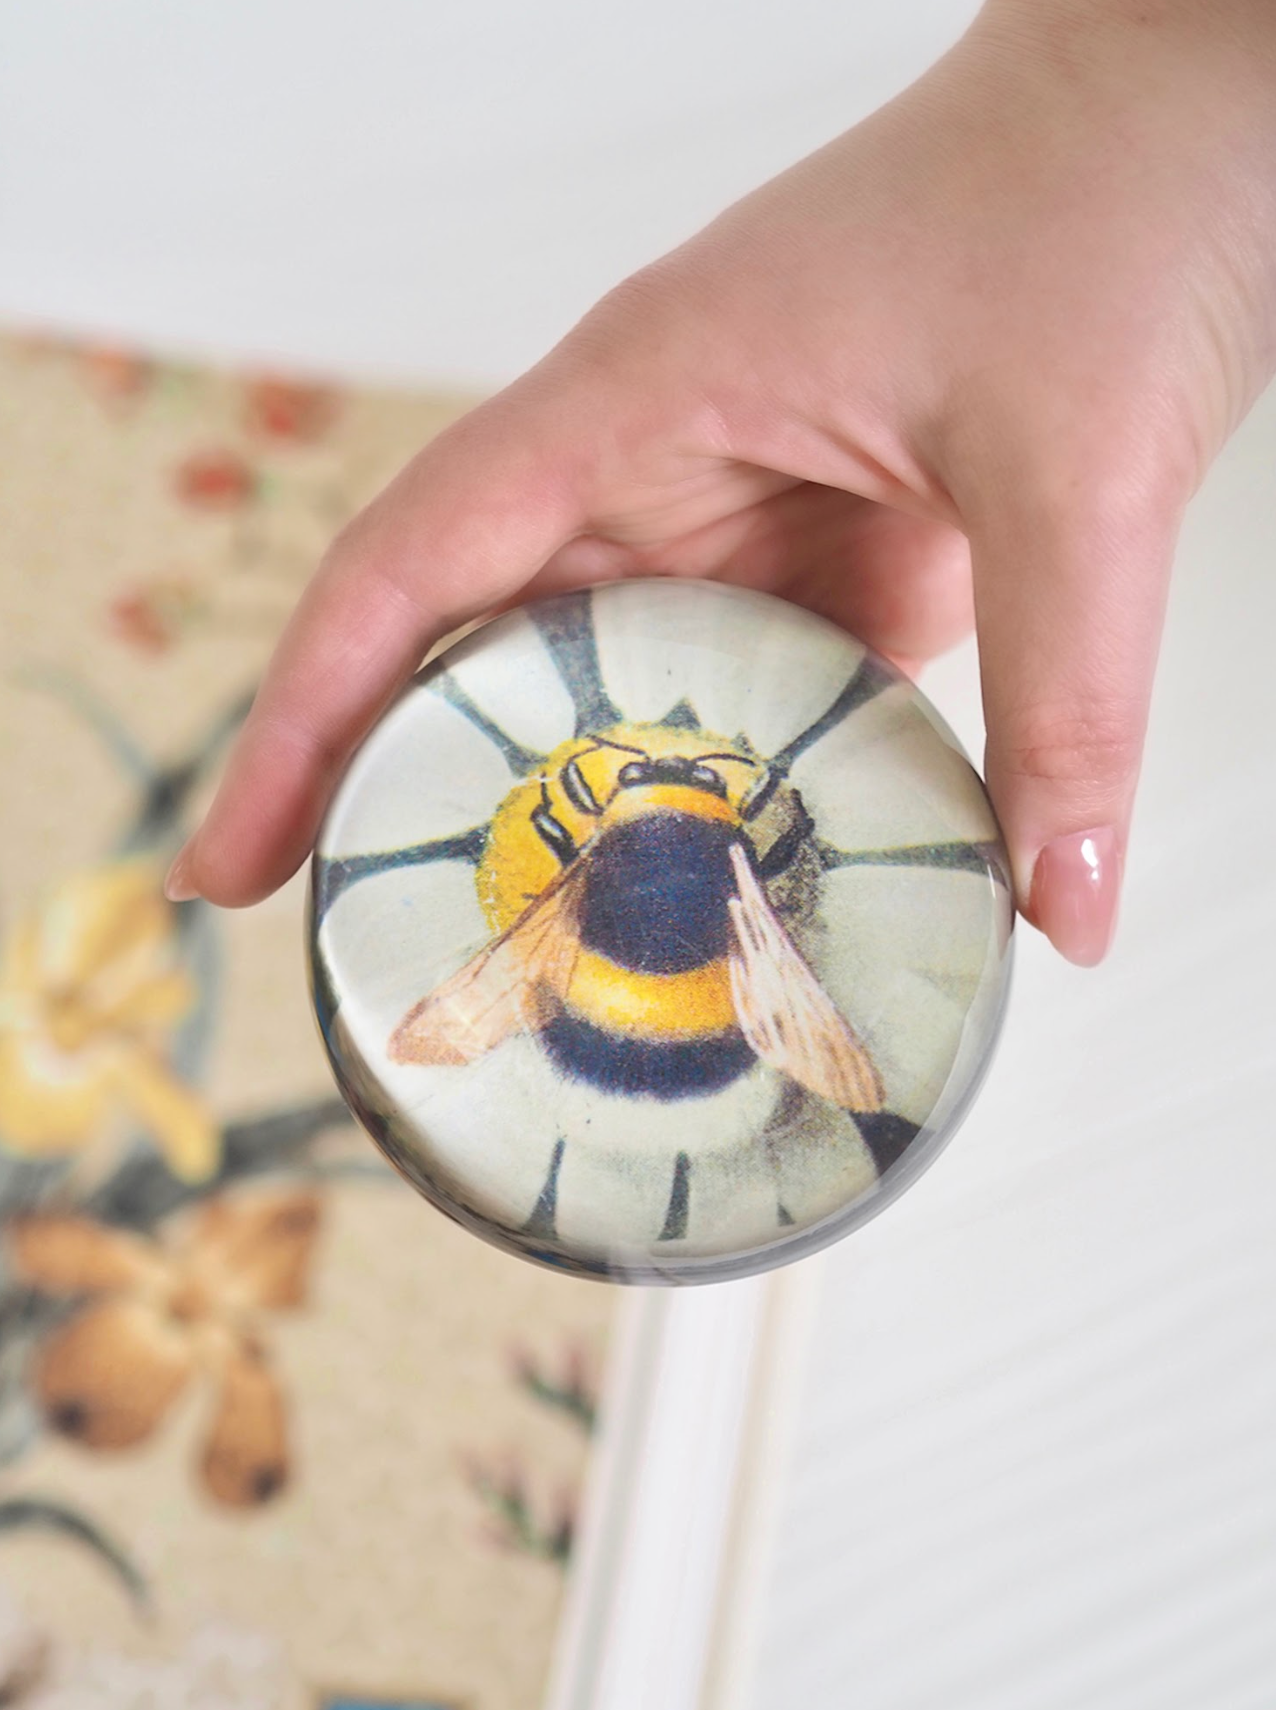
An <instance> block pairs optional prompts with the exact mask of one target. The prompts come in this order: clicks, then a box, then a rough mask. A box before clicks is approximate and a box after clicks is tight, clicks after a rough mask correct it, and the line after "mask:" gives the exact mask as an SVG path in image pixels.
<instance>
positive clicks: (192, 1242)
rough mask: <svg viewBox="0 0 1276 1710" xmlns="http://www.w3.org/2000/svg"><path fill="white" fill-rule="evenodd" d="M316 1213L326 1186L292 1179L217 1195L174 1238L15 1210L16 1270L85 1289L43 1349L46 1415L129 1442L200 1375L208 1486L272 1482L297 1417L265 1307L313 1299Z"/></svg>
mask: <svg viewBox="0 0 1276 1710" xmlns="http://www.w3.org/2000/svg"><path fill="white" fill-rule="evenodd" d="M319 1218H320V1208H319V1201H318V1198H317V1196H316V1195H315V1194H313V1193H311V1192H289V1193H272V1194H261V1195H248V1194H245V1195H242V1196H238V1197H236V1198H234V1199H231V1198H226V1197H222V1198H219V1199H215V1200H210V1201H209V1202H207V1203H206V1204H205V1205H204V1206H203V1207H202V1208H201V1209H200V1210H199V1211H198V1212H197V1213H196V1214H194V1216H193V1217H192V1218H191V1219H190V1220H189V1221H188V1222H187V1224H186V1227H185V1229H184V1230H183V1231H182V1233H181V1234H180V1235H179V1236H177V1237H176V1238H174V1239H173V1240H171V1241H169V1242H164V1243H161V1242H157V1241H153V1240H150V1239H148V1238H146V1237H144V1236H141V1235H136V1234H133V1233H130V1232H126V1231H124V1230H118V1229H110V1228H107V1227H105V1226H104V1225H102V1224H99V1223H95V1222H93V1221H92V1220H90V1219H88V1218H81V1217H57V1216H43V1217H42V1216H36V1217H29V1218H24V1219H19V1220H17V1221H16V1222H14V1223H13V1224H12V1225H11V1226H10V1230H9V1257H10V1262H11V1264H12V1266H13V1269H14V1271H15V1273H16V1275H17V1276H18V1278H19V1279H20V1280H21V1281H23V1282H25V1283H26V1284H27V1285H28V1286H29V1287H31V1288H33V1289H36V1290H38V1291H40V1292H41V1293H45V1294H50V1295H54V1296H66V1297H69V1298H76V1299H81V1300H82V1301H83V1304H82V1305H80V1306H79V1308H78V1310H76V1311H74V1312H73V1313H72V1315H71V1317H70V1318H68V1319H66V1320H64V1321H63V1322H62V1323H61V1324H59V1325H58V1326H57V1327H56V1328H55V1329H54V1330H53V1331H51V1332H50V1334H49V1335H48V1336H47V1337H46V1338H45V1339H44V1340H43V1342H42V1343H41V1344H40V1345H39V1347H38V1348H37V1350H36V1354H35V1358H34V1371H33V1374H32V1389H33V1391H34V1394H35V1396H36V1399H37V1401H38V1403H39V1405H40V1407H41V1409H42V1411H43V1412H44V1414H45V1417H46V1418H47V1420H48V1422H49V1424H50V1425H51V1426H52V1427H53V1428H54V1429H55V1430H57V1431H60V1432H62V1433H63V1434H64V1435H65V1436H67V1437H71V1438H73V1439H75V1441H77V1442H78V1443H80V1444H81V1445H82V1446H83V1447H85V1448H87V1449H124V1448H128V1447H130V1446H132V1445H134V1444H137V1443H141V1442H143V1441H145V1439H146V1438H148V1437H149V1436H150V1435H151V1434H152V1432H153V1431H154V1430H155V1429H156V1427H157V1426H158V1425H159V1424H160V1421H161V1420H162V1419H163V1418H164V1416H165V1414H166V1413H167V1412H168V1410H169V1408H170V1407H171V1406H172V1404H173V1403H174V1402H175V1401H176V1400H177V1398H178V1396H179V1395H180V1394H181V1393H182V1391H183V1390H184V1389H185V1388H186V1386H187V1385H188V1384H189V1383H190V1381H191V1380H192V1378H194V1377H196V1376H197V1375H202V1376H203V1377H204V1378H205V1379H209V1380H211V1381H212V1383H213V1385H214V1387H215V1391H216V1399H215V1402H214V1405H213V1413H212V1420H211V1424H210V1426H209V1428H208V1432H207V1436H206V1438H205V1442H204V1447H203V1453H202V1456H201V1460H200V1475H201V1478H202V1482H203V1484H204V1487H205V1489H206V1490H207V1491H208V1493H209V1495H210V1496H212V1497H213V1498H214V1499H215V1500H216V1501H218V1502H220V1503H223V1504H225V1505H227V1506H229V1507H235V1508H245V1507H251V1506H254V1505H256V1504H258V1503H261V1502H264V1501H266V1500H268V1499H269V1498H270V1497H272V1496H273V1495H275V1493H276V1492H277V1491H279V1490H280V1489H281V1488H282V1487H283V1485H284V1483H285V1482H286V1479H287V1476H288V1458H289V1457H288V1443H287V1416H286V1408H285V1403H284V1397H283V1393H282V1391H281V1389H280V1387H279V1384H278V1381H277V1379H276V1378H275V1376H274V1373H273V1372H272V1371H271V1369H270V1364H269V1358H268V1354H267V1351H266V1348H265V1346H264V1344H263V1342H262V1340H261V1337H260V1333H259V1329H258V1325H257V1318H258V1315H259V1314H260V1313H261V1312H263V1311H283V1310H286V1309H288V1308H293V1307H298V1306H300V1305H302V1304H303V1303H304V1301H305V1296H306V1283H307V1277H308V1274H309V1269H310V1260H311V1253H312V1249H313V1245H314V1238H315V1234H316V1232H317V1230H318V1227H319Z"/></svg>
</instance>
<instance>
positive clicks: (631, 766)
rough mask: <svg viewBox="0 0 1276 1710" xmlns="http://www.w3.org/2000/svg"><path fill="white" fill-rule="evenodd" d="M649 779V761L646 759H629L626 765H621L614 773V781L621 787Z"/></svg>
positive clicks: (641, 782) (642, 782)
mask: <svg viewBox="0 0 1276 1710" xmlns="http://www.w3.org/2000/svg"><path fill="white" fill-rule="evenodd" d="M650 779H651V762H650V761H648V760H631V761H629V763H628V765H625V766H622V767H621V768H620V770H619V772H617V774H616V782H617V783H618V784H620V785H621V786H622V788H629V787H632V786H633V785H634V784H645V783H648V782H649V781H650Z"/></svg>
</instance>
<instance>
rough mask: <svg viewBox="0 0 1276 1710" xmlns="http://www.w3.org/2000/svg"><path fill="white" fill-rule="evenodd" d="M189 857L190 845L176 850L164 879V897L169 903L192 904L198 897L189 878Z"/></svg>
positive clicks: (187, 844)
mask: <svg viewBox="0 0 1276 1710" xmlns="http://www.w3.org/2000/svg"><path fill="white" fill-rule="evenodd" d="M190 855H191V843H186V844H184V845H183V847H182V848H181V849H179V850H178V852H177V856H176V859H175V860H174V862H173V865H172V866H171V867H170V868H169V869H168V872H167V874H166V875H165V877H164V895H165V896H166V897H167V898H168V900H169V902H174V903H182V902H193V901H194V899H195V898H196V897H197V896H198V895H199V892H198V891H197V890H196V889H195V887H194V885H192V884H191V882H190V878H189V873H190Z"/></svg>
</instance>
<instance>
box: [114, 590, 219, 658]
mask: <svg viewBox="0 0 1276 1710" xmlns="http://www.w3.org/2000/svg"><path fill="white" fill-rule="evenodd" d="M206 608H207V601H206V599H205V598H204V597H203V596H201V595H200V593H199V592H198V590H197V589H196V588H194V587H193V586H192V584H191V583H190V582H189V581H184V580H182V579H180V578H178V577H160V578H157V579H156V580H155V581H153V582H147V583H144V584H142V585H141V586H139V587H135V588H132V589H130V590H129V591H128V592H127V593H124V594H121V595H120V596H119V597H118V598H117V599H115V600H113V601H112V602H111V605H110V607H109V609H108V614H107V615H108V619H109V622H110V626H111V629H112V631H113V632H114V634H115V635H116V637H117V638H118V639H119V640H120V641H123V642H127V643H128V645H129V646H130V647H136V648H138V649H139V651H141V652H143V653H165V652H167V651H168V649H169V648H170V647H172V646H173V644H174V643H175V642H177V641H179V640H180V639H181V637H182V634H183V633H184V631H185V630H186V629H187V628H188V627H189V626H190V625H191V624H192V623H194V622H195V621H196V620H197V619H199V618H200V617H202V616H204V615H205V612H206Z"/></svg>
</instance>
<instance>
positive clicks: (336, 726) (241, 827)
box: [167, 389, 580, 906]
mask: <svg viewBox="0 0 1276 1710" xmlns="http://www.w3.org/2000/svg"><path fill="white" fill-rule="evenodd" d="M531 413H532V412H531V410H530V409H529V408H528V407H527V406H526V405H525V404H524V402H523V400H522V397H521V395H520V393H519V392H518V390H517V389H515V391H513V392H511V393H507V394H504V395H503V396H502V397H501V398H499V399H497V400H494V402H493V404H492V405H490V406H486V407H485V408H483V409H480V410H478V411H475V412H474V413H473V414H472V415H470V416H468V417H466V418H465V419H464V420H463V421H462V422H460V423H458V424H457V425H456V426H455V427H454V428H452V429H450V430H449V431H448V432H447V433H445V434H444V435H442V436H441V437H440V438H439V439H438V440H436V441H435V442H434V443H433V444H431V445H430V446H428V447H427V448H426V449H425V451H423V452H422V453H421V454H420V455H419V456H418V457H417V458H416V459H415V460H414V462H413V463H411V464H409V465H408V467H407V468H406V469H405V470H404V471H403V473H402V474H401V475H400V476H399V477H398V478H397V479H396V480H395V481H394V482H393V483H392V484H391V486H390V487H389V488H387V490H386V491H385V492H384V493H383V494H382V495H381V497H380V498H379V499H377V500H376V502H375V503H374V504H373V505H372V506H370V507H369V509H368V510H366V511H365V512H364V513H363V514H362V515H361V516H360V517H358V518H357V519H356V521H355V522H354V523H353V524H352V525H351V526H350V527H349V528H348V529H347V530H346V531H345V533H344V534H343V535H342V536H341V537H340V538H339V539H338V541H337V543H336V544H335V546H334V547H333V549H332V551H331V552H330V554H329V555H328V558H327V559H326V561H325V563H324V565H323V567H322V569H321V570H320V572H319V574H318V575H317V576H316V578H315V579H314V581H313V582H312V583H311V585H310V587H309V589H308V590H307V592H306V594H305V595H304V597H303V599H302V601H301V603H300V605H299V606H298V608H297V610H296V612H295V614H294V615H293V618H292V620H291V622H290V623H289V625H288V628H287V630H286V631H285V634H284V637H283V639H282V641H281V643H280V645H279V648H278V649H277V651H276V653H275V657H274V659H273V660H272V662H271V665H270V668H269V671H268V672H267V675H266V677H265V679H264V681H263V683H262V685H261V688H260V690H259V692H258V695H257V699H256V701H255V703H254V705H253V709H252V712H251V713H250V714H249V717H248V719H247V721H246V722H245V725H244V727H243V730H242V731H241V733H240V736H239V740H238V742H237V743H236V745H235V748H234V751H233V753H232V755H231V758H230V761H229V764H228V766H227V770H226V774H225V778H224V780H223V782H222V785H221V788H220V790H219V791H218V794H217V797H216V799H215V801H214V803H213V805H212V807H211V809H210V810H209V813H208V816H207V818H206V820H205V822H204V824H203V825H202V826H201V827H200V829H199V830H198V831H197V832H196V833H195V835H194V836H193V837H192V839H191V840H190V842H189V843H188V844H187V845H186V848H185V849H184V850H183V851H182V853H181V855H180V856H179V857H178V859H177V861H176V862H175V863H174V865H173V869H172V871H171V873H170V875H169V881H168V886H167V888H168V891H169V895H170V896H172V897H174V898H175V899H177V900H183V899H185V898H188V897H191V896H196V895H198V896H204V897H207V898H208V899H209V900H210V901H212V902H216V903H221V904H224V905H228V906H239V905H242V904H245V903H251V902H256V901H258V900H259V899H260V898H262V897H263V896H266V895H268V894H269V893H270V892H271V891H272V890H274V889H275V888H276V887H277V886H278V885H280V884H282V883H283V881H284V880H285V879H287V878H288V877H289V876H290V875H291V874H292V873H293V872H295V870H296V869H297V867H298V866H299V865H300V864H301V862H302V861H303V860H304V859H305V857H306V854H307V853H308V851H309V849H310V847H311V844H312V842H313V840H314V835H315V831H316V829H317V827H318V823H319V820H320V817H321V816H322V813H323V810H324V807H325V805H326V803H327V799H328V796H329V794H330V792H331V790H332V788H333V786H334V784H335V781H336V778H337V777H338V775H339V774H340V771H341V769H342V767H343V766H344V764H345V761H346V759H347V758H348V756H349V754H350V753H351V751H352V749H353V748H354V747H355V746H356V744H357V743H358V742H359V740H360V739H361V737H362V736H363V735H364V733H365V732H366V731H367V730H368V728H369V727H370V725H371V724H372V723H373V722H374V721H375V720H376V718H377V716H378V714H379V713H380V712H381V711H382V709H383V708H384V707H385V706H386V704H387V703H388V702H389V701H390V700H391V699H392V697H393V696H394V694H395V693H396V692H397V690H398V689H399V688H400V687H401V686H402V684H403V683H404V681H405V680H406V679H407V678H408V677H409V676H410V675H411V673H412V672H413V671H414V670H415V669H416V667H417V666H418V665H419V664H420V662H421V659H422V657H423V655H424V654H425V652H426V651H427V650H428V648H429V647H430V645H431V644H432V642H434V641H435V640H436V639H437V638H438V637H439V636H440V635H443V634H446V633H447V632H448V631H449V630H450V629H453V628H455V627H457V626H459V625H460V624H461V623H463V622H465V621H466V620H467V619H469V618H471V617H474V616H476V615H478V614H479V613H481V612H483V611H486V610H487V609H489V608H490V607H491V606H493V605H495V604H497V603H498V602H499V601H500V600H502V599H504V598H507V597H508V596H510V595H511V594H513V593H514V592H515V591H516V590H517V589H518V588H519V587H520V586H521V585H522V584H523V583H524V582H526V581H527V580H528V579H529V578H530V577H531V576H532V575H533V574H534V573H535V571H536V570H537V569H538V567H539V566H540V565H541V564H542V563H543V562H544V560H545V559H546V558H547V557H548V556H549V555H550V554H551V553H552V552H553V551H554V550H555V548H557V547H558V546H560V545H561V544H562V542H563V541H564V540H565V539H567V538H568V537H569V536H570V535H571V534H572V533H573V532H574V531H575V530H576V529H577V528H578V527H579V526H580V518H579V502H578V499H577V497H576V493H577V472H576V470H575V469H574V468H573V466H572V462H571V447H572V446H573V445H575V444H576V443H577V440H576V439H575V438H574V437H573V438H571V439H567V438H564V437H561V436H559V437H555V436H552V435H549V434H546V433H545V432H544V431H543V430H542V431H532V424H531V420H530V417H531ZM551 444H552V445H554V446H555V447H556V450H555V452H554V454H553V455H552V456H551V455H549V453H548V452H547V451H546V449H545V448H546V447H547V446H548V445H551Z"/></svg>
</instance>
